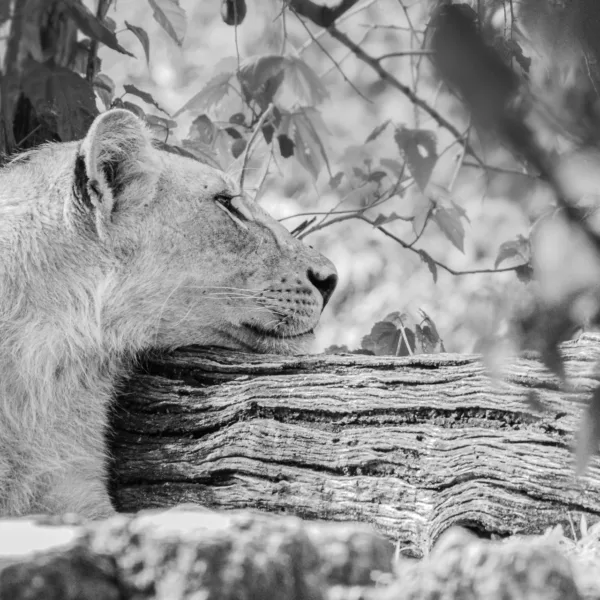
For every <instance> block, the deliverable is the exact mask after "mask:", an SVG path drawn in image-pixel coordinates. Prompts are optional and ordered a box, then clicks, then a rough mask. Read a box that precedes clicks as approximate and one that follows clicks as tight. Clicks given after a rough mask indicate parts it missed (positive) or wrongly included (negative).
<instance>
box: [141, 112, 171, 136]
mask: <svg viewBox="0 0 600 600" xmlns="http://www.w3.org/2000/svg"><path fill="white" fill-rule="evenodd" d="M146 123H147V124H148V126H149V127H150V130H151V131H152V133H153V134H154V135H155V136H156V137H159V138H160V137H162V136H168V135H169V133H170V131H171V129H175V127H177V122H176V121H173V120H171V119H165V118H163V117H159V116H157V115H146Z"/></svg>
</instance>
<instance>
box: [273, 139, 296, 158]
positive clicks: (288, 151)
mask: <svg viewBox="0 0 600 600" xmlns="http://www.w3.org/2000/svg"><path fill="white" fill-rule="evenodd" d="M277 141H278V142H279V152H281V156H283V158H289V157H290V156H293V154H294V142H293V141H292V140H291V139H290V138H289V137H288V136H287V135H286V134H285V133H281V134H279V135H278V136H277Z"/></svg>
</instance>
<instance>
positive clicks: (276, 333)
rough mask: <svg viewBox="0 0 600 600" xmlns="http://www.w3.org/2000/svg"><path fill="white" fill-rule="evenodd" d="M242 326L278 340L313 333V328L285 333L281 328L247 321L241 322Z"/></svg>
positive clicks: (291, 338)
mask: <svg viewBox="0 0 600 600" xmlns="http://www.w3.org/2000/svg"><path fill="white" fill-rule="evenodd" d="M243 326H244V328H246V329H248V330H249V331H251V332H252V333H255V334H257V335H261V336H264V337H269V338H275V339H278V340H293V339H295V338H301V337H306V336H307V335H312V334H313V333H314V328H311V329H307V330H306V331H303V332H301V333H287V332H285V331H282V330H273V329H266V328H264V327H261V326H260V325H250V324H249V323H243Z"/></svg>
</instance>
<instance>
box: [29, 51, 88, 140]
mask: <svg viewBox="0 0 600 600" xmlns="http://www.w3.org/2000/svg"><path fill="white" fill-rule="evenodd" d="M22 86H23V94H24V95H25V96H26V97H27V99H28V100H29V101H30V102H31V105H32V106H33V108H34V109H35V111H36V113H37V116H38V118H39V119H40V120H41V121H43V122H44V123H45V124H46V126H47V127H48V129H50V130H51V131H54V132H55V134H56V135H57V136H58V138H59V141H61V142H70V141H72V140H78V139H81V138H82V137H83V136H84V135H85V133H86V132H87V130H88V129H89V127H90V125H91V124H92V122H93V120H94V118H95V117H96V115H97V114H98V109H97V108H96V97H95V95H94V89H93V87H92V86H91V85H90V84H89V83H88V82H87V81H86V80H85V79H84V78H83V77H80V76H79V75H77V73H74V72H73V71H71V70H70V69H67V68H65V67H61V66H58V65H56V66H53V67H51V68H50V67H49V66H47V65H46V64H44V65H42V64H40V63H38V62H36V61H34V60H33V59H29V60H28V61H26V63H25V65H24V68H23V79H22Z"/></svg>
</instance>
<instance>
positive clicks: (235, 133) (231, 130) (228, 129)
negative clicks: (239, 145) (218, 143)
mask: <svg viewBox="0 0 600 600" xmlns="http://www.w3.org/2000/svg"><path fill="white" fill-rule="evenodd" d="M225 132H226V133H227V134H228V135H229V136H231V137H232V138H233V139H234V140H239V139H240V138H241V137H242V134H241V133H240V132H239V131H238V130H237V129H236V128H235V127H225Z"/></svg>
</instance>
